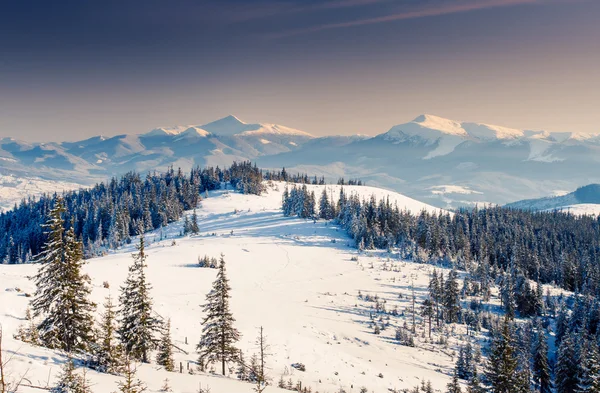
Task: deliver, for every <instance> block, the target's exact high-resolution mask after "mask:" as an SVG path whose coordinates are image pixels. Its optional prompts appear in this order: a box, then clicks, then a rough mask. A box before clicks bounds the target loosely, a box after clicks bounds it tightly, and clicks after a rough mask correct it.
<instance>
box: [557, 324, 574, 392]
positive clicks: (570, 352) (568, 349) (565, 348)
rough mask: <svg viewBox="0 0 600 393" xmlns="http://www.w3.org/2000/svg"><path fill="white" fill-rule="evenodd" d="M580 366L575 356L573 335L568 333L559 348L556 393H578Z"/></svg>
mask: <svg viewBox="0 0 600 393" xmlns="http://www.w3.org/2000/svg"><path fill="white" fill-rule="evenodd" d="M578 369H579V365H578V362H577V358H576V355H575V344H574V342H573V338H572V336H571V334H569V333H567V334H566V335H565V336H564V337H563V339H562V341H561V343H560V346H559V347H558V351H557V358H556V369H555V370H556V371H555V373H556V376H555V378H556V392H557V393H575V392H577V384H578V382H579V381H578V380H577V378H578Z"/></svg>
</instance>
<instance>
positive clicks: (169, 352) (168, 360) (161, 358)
mask: <svg viewBox="0 0 600 393" xmlns="http://www.w3.org/2000/svg"><path fill="white" fill-rule="evenodd" d="M156 364H158V365H159V366H163V367H164V368H165V370H167V371H173V370H175V362H174V360H173V343H172V342H171V320H170V319H169V320H168V321H167V324H166V326H165V328H164V329H163V332H162V335H161V338H160V341H159V343H158V353H157V355H156Z"/></svg>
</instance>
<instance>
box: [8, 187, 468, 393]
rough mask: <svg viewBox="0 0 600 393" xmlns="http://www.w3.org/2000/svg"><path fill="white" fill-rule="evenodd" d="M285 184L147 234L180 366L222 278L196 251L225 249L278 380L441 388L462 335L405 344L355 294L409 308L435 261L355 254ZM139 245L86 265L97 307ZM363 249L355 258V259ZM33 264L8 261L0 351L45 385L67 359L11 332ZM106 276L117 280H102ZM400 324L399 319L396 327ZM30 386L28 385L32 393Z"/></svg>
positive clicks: (106, 384)
mask: <svg viewBox="0 0 600 393" xmlns="http://www.w3.org/2000/svg"><path fill="white" fill-rule="evenodd" d="M308 187H309V189H310V190H313V191H315V193H316V194H317V195H319V194H320V192H321V191H322V189H323V187H327V189H328V190H329V191H330V192H331V193H332V194H333V195H336V194H338V193H339V186H335V185H328V186H313V185H310V186H308ZM283 188H284V184H282V183H274V184H272V185H271V186H270V187H269V189H268V192H267V193H266V194H264V195H263V196H253V195H241V194H237V193H233V192H230V191H227V190H221V191H215V192H212V193H211V194H210V196H209V198H207V199H205V200H204V201H203V202H202V204H201V207H200V208H199V209H198V210H197V213H198V215H199V225H200V228H201V233H200V234H199V235H196V236H192V237H180V232H181V230H182V221H179V222H177V223H173V224H171V225H169V226H167V227H166V228H164V229H163V230H162V232H161V230H157V231H155V232H154V233H151V234H148V235H147V236H146V239H147V241H148V243H149V245H148V247H147V252H148V260H147V262H148V268H147V277H148V280H149V281H150V283H151V284H152V286H153V289H152V292H151V293H152V296H153V298H154V304H155V310H156V312H157V313H158V314H159V315H161V316H162V317H164V318H171V324H172V334H173V339H174V343H175V345H177V346H178V347H179V348H182V349H184V350H185V351H187V352H188V353H189V354H188V355H186V354H184V353H181V352H177V353H176V355H175V356H176V364H177V365H179V362H182V364H183V368H184V372H185V370H186V368H187V364H188V362H190V367H191V368H193V369H195V365H194V363H193V362H194V361H195V360H196V357H197V355H196V354H195V345H196V343H197V341H198V340H199V335H200V330H201V326H200V321H201V319H202V311H201V304H203V302H204V299H205V294H206V293H207V292H208V291H209V290H210V287H211V283H212V281H213V280H214V278H215V274H216V271H215V270H213V269H206V268H198V267H196V263H197V258H198V257H199V256H204V255H208V256H210V257H212V256H214V257H218V255H219V254H220V253H224V254H225V260H226V262H227V272H228V276H229V279H230V284H231V287H232V291H231V295H232V301H231V307H232V311H233V314H234V316H235V318H236V320H237V321H236V327H237V328H238V329H239V330H240V331H241V333H242V335H243V337H242V340H241V342H240V343H239V346H240V348H242V349H243V350H244V352H245V353H246V355H247V356H248V357H249V356H250V354H251V351H255V350H256V348H255V344H254V340H255V338H256V335H257V333H258V327H259V326H263V327H264V329H265V333H266V335H267V340H268V342H269V344H270V345H271V347H272V349H271V352H272V353H273V354H274V355H273V356H272V357H271V358H270V359H269V360H268V362H267V366H268V367H269V372H268V373H269V375H270V377H271V378H272V380H273V382H274V383H276V382H277V380H278V379H279V377H280V376H281V375H284V379H285V380H287V379H288V378H292V379H293V380H294V382H295V381H297V380H301V381H302V384H303V386H311V387H312V389H313V391H315V390H318V391H320V392H337V391H338V390H339V389H340V387H343V388H344V389H345V390H346V391H347V392H358V391H359V389H360V387H361V386H366V387H368V389H369V391H374V392H384V391H388V389H400V388H412V387H414V386H415V385H417V384H419V383H420V379H421V378H425V379H426V380H431V381H432V383H433V386H434V388H436V389H444V388H445V385H446V383H447V382H448V381H449V380H450V374H451V371H452V368H453V364H454V359H453V358H452V348H455V345H456V343H457V342H456V341H455V340H454V338H452V339H451V341H452V342H451V344H450V348H446V349H444V348H443V347H440V346H436V345H433V344H429V343H426V342H424V341H423V342H420V344H419V346H418V347H417V348H409V347H404V346H399V345H397V344H396V343H395V342H394V340H393V336H394V329H393V328H392V327H390V328H388V329H386V330H384V331H383V332H382V334H381V335H379V336H377V335H374V334H373V333H372V329H370V328H369V326H368V323H369V312H371V309H370V308H369V307H371V306H372V304H373V303H369V302H366V301H363V300H361V299H359V298H358V297H357V294H358V291H361V292H362V293H363V294H365V295H366V294H372V295H374V294H378V295H379V296H380V297H382V298H385V299H386V300H387V307H388V308H392V307H393V306H398V307H399V309H400V310H401V311H402V310H403V309H404V308H405V307H407V306H408V304H409V298H410V296H409V294H410V285H411V283H413V284H414V286H415V288H416V296H417V301H421V300H422V298H423V296H425V288H426V286H427V282H428V279H429V274H430V271H431V270H432V269H433V268H432V266H430V265H421V264H415V263H408V262H403V261H400V260H398V259H397V256H395V255H393V254H388V253H384V252H371V253H366V254H358V253H357V251H356V250H355V249H354V248H352V247H350V246H349V244H350V243H351V240H350V239H348V238H347V236H346V235H345V233H344V232H343V231H341V230H339V229H338V228H337V227H336V226H334V225H332V224H331V223H328V222H324V221H317V222H316V223H313V221H310V220H301V219H296V218H285V217H283V216H282V214H281V211H280V210H279V206H280V203H281V197H282V191H283ZM344 189H345V191H346V192H348V193H353V192H354V193H358V194H359V195H360V196H361V197H363V198H368V197H370V195H371V194H372V193H374V194H375V195H376V197H377V198H378V199H379V198H383V197H386V196H389V197H390V201H391V202H392V203H394V202H397V203H398V204H399V207H400V208H406V209H409V210H411V211H414V212H418V211H419V210H420V209H422V208H426V209H428V210H436V209H434V208H433V207H431V206H428V205H426V204H423V203H421V202H417V201H415V200H412V199H410V198H407V197H405V196H403V195H400V194H397V193H394V192H389V191H385V190H382V189H376V188H372V187H361V186H344ZM189 213H190V212H188V214H189ZM161 236H162V237H163V238H165V239H164V240H161ZM133 243H135V239H134V241H133ZM132 251H133V248H132V247H131V246H129V247H126V248H124V249H122V250H119V251H116V252H112V253H110V254H109V255H107V256H104V257H100V258H95V259H92V260H90V261H89V263H88V264H87V265H86V266H85V271H86V273H88V274H89V275H90V277H91V279H92V284H93V294H92V297H93V300H94V301H95V302H96V303H98V304H102V303H103V299H104V298H105V297H106V296H107V295H108V294H109V293H110V294H111V295H112V296H113V298H116V297H117V296H118V292H119V289H118V288H119V287H120V285H121V284H122V283H123V281H124V280H125V277H126V275H127V268H128V266H129V265H130V264H131V262H132V258H131V253H132ZM356 256H358V261H352V260H351V258H352V257H356ZM36 270H37V266H36V265H10V266H9V265H0V322H1V323H2V325H3V328H4V331H5V343H4V344H5V348H4V349H5V350H6V351H7V353H9V354H11V355H14V358H13V359H14V360H13V361H12V362H11V363H10V370H9V371H11V372H12V373H13V374H17V375H20V374H22V373H26V374H27V378H28V380H30V381H31V383H32V384H36V385H45V384H46V383H47V381H50V383H52V381H53V380H54V378H55V377H56V375H57V374H58V373H59V371H60V370H59V369H60V365H61V363H62V362H64V360H65V357H64V356H63V355H62V354H60V353H58V352H54V351H50V350H46V349H42V348H37V347H31V346H29V345H27V344H23V343H21V342H19V341H16V340H14V339H13V338H12V335H13V334H14V332H15V331H16V329H17V328H18V326H19V325H20V324H21V323H22V322H23V317H24V313H25V308H26V306H27V303H28V300H29V299H28V298H27V297H26V296H25V293H32V292H33V290H34V286H33V283H32V282H31V281H30V280H28V279H27V277H28V276H32V275H34V274H35V272H36ZM105 281H106V282H108V283H109V284H110V288H104V286H103V282H105ZM15 288H19V290H16V289H15ZM399 294H402V295H403V296H402V298H399V296H398V295H399ZM99 311H101V307H100V310H99ZM404 320H405V319H403V318H401V317H392V320H391V323H392V326H397V325H399V324H401V323H402V322H403V321H404ZM457 329H458V330H460V329H461V327H459V326H457ZM186 338H187V341H188V344H185V341H186ZM296 362H301V363H304V364H305V365H306V372H300V371H298V370H294V369H293V368H292V367H291V364H292V363H296ZM380 373H381V374H382V375H383V378H380V377H379V376H378V375H379V374H380ZM138 376H139V377H140V378H141V379H143V380H144V381H145V382H146V383H147V384H148V387H149V392H158V390H159V388H160V386H161V385H162V381H163V380H164V379H165V378H169V380H170V383H171V385H172V387H173V388H174V391H175V392H181V393H192V392H195V391H196V390H197V388H198V384H200V383H201V384H202V386H203V387H205V386H210V388H211V391H212V392H213V393H229V392H240V393H243V392H248V393H249V392H251V391H252V387H253V386H252V385H251V384H248V383H242V382H238V381H236V380H234V378H233V377H232V378H222V377H219V376H214V375H210V374H206V373H200V372H197V371H196V372H195V375H189V374H185V373H184V374H179V373H168V372H165V371H164V370H162V369H160V368H159V367H157V366H156V365H155V364H151V365H141V366H140V367H139V374H138ZM88 377H89V379H90V380H91V381H92V383H93V384H94V387H93V389H94V391H95V392H109V391H113V390H115V388H116V381H117V380H118V378H117V377H114V376H108V375H104V374H98V373H95V372H90V373H89V374H88ZM34 391H36V390H32V389H31V390H27V388H25V389H22V392H25V393H28V392H34ZM278 391H279V390H278V389H276V388H274V387H269V388H268V389H267V392H278Z"/></svg>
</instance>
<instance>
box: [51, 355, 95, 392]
mask: <svg viewBox="0 0 600 393" xmlns="http://www.w3.org/2000/svg"><path fill="white" fill-rule="evenodd" d="M50 392H51V393H91V392H92V390H91V387H90V384H89V382H88V381H87V379H86V377H85V374H84V375H83V376H82V375H79V374H77V373H76V372H75V364H73V359H71V358H69V359H67V361H66V362H65V364H64V365H63V368H62V372H61V374H60V376H59V379H58V383H57V384H56V386H55V387H53V388H52V389H50Z"/></svg>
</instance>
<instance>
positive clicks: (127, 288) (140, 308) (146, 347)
mask: <svg viewBox="0 0 600 393" xmlns="http://www.w3.org/2000/svg"><path fill="white" fill-rule="evenodd" d="M137 250H138V252H137V253H135V254H133V255H132V257H133V264H132V265H131V266H130V267H129V275H128V277H127V280H126V281H125V285H124V286H123V287H121V296H120V297H119V301H120V309H119V315H120V321H119V322H120V326H119V329H118V334H119V338H120V340H121V342H122V343H123V346H124V349H125V352H126V353H127V355H128V356H130V357H131V358H132V359H134V360H139V361H142V362H144V363H148V362H149V352H150V351H151V350H152V349H154V348H155V347H156V339H155V333H156V332H157V331H159V330H160V321H159V320H158V319H156V318H154V317H153V316H152V298H151V297H150V290H151V289H152V287H151V286H150V284H149V283H148V282H147V281H146V273H145V271H144V268H145V267H146V253H145V250H144V238H143V237H140V244H139V245H138V246H137Z"/></svg>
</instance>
